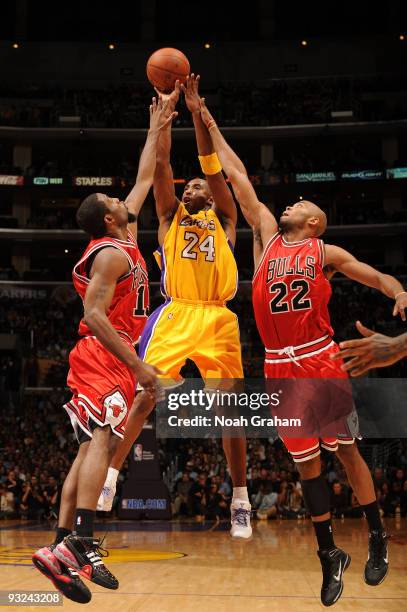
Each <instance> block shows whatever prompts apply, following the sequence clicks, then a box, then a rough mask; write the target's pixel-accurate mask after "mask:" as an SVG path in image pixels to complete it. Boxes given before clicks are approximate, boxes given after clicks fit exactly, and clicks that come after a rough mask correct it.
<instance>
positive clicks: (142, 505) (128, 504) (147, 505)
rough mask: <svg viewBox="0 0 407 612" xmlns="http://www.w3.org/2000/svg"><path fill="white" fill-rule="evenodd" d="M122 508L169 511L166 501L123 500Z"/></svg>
mask: <svg viewBox="0 0 407 612" xmlns="http://www.w3.org/2000/svg"><path fill="white" fill-rule="evenodd" d="M121 507H122V509H123V510H167V507H168V506H167V500H166V499H160V498H156V499H151V498H148V499H143V498H137V499H125V498H124V499H122V502H121Z"/></svg>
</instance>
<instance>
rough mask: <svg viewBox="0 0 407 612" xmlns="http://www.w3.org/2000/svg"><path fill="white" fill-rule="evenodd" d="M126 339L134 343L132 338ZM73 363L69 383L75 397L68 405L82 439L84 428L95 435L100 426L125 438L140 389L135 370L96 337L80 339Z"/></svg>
mask: <svg viewBox="0 0 407 612" xmlns="http://www.w3.org/2000/svg"><path fill="white" fill-rule="evenodd" d="M122 340H123V342H126V343H127V344H128V345H129V346H132V345H131V342H130V340H127V339H124V338H122ZM69 366H70V370H69V373H68V379H67V383H68V386H69V388H70V389H71V391H72V399H71V400H70V401H69V402H67V403H66V404H65V406H64V408H65V409H66V410H67V412H68V414H69V416H70V419H71V423H72V426H73V428H74V430H75V434H76V437H77V438H78V441H83V434H82V435H81V431H82V432H84V433H85V434H86V435H87V436H88V437H89V438H91V437H92V431H93V429H94V428H95V426H98V425H99V426H101V427H105V426H110V427H111V429H112V432H113V433H114V434H116V435H117V436H119V437H120V438H123V434H124V429H125V425H126V421H127V417H128V413H129V410H130V408H131V405H132V403H133V399H134V394H135V388H136V379H135V376H134V374H133V372H132V371H131V370H130V369H129V368H127V367H126V366H125V365H124V364H123V362H122V361H120V360H119V359H117V357H115V356H114V355H112V353H110V352H109V351H108V350H107V349H106V348H105V347H104V346H103V345H102V344H101V343H100V342H99V340H97V339H96V338H95V337H94V336H87V337H85V338H82V339H81V340H79V341H78V343H77V344H76V346H75V347H74V348H73V350H72V351H71V353H70V355H69Z"/></svg>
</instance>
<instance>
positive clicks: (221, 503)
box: [205, 479, 228, 521]
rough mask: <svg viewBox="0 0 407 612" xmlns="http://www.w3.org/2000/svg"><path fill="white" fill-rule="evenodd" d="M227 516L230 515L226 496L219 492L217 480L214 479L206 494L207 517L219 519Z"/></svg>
mask: <svg viewBox="0 0 407 612" xmlns="http://www.w3.org/2000/svg"><path fill="white" fill-rule="evenodd" d="M226 516H228V505H227V503H226V500H225V498H224V496H223V495H221V493H219V487H218V484H217V483H216V480H214V479H212V482H211V485H210V487H209V489H208V490H207V492H206V495H205V518H206V519H208V520H217V521H218V520H219V519H221V518H225V517H226Z"/></svg>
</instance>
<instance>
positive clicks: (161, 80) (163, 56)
mask: <svg viewBox="0 0 407 612" xmlns="http://www.w3.org/2000/svg"><path fill="white" fill-rule="evenodd" d="M189 72H190V65H189V61H188V58H187V57H186V56H185V55H184V54H183V53H182V51H179V50H178V49H172V48H171V47H165V48H163V49H158V50H157V51H154V53H153V54H152V55H151V56H150V58H149V60H148V62H147V77H148V80H149V81H150V83H151V84H152V85H153V86H154V87H156V88H157V89H158V90H159V91H162V92H163V93H169V92H171V91H172V90H173V89H174V85H175V81H176V80H177V79H179V80H180V81H181V82H182V83H185V79H186V77H187V75H188V74H189Z"/></svg>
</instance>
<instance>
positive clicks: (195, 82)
mask: <svg viewBox="0 0 407 612" xmlns="http://www.w3.org/2000/svg"><path fill="white" fill-rule="evenodd" d="M200 78H201V77H200V76H199V74H197V76H195V75H194V73H192V74H190V75H189V76H187V79H186V84H185V85H181V89H182V91H183V92H184V95H185V102H186V105H187V108H188V110H189V111H190V112H191V113H199V112H200V110H201V98H200V97H199V92H198V88H199V80H200Z"/></svg>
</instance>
